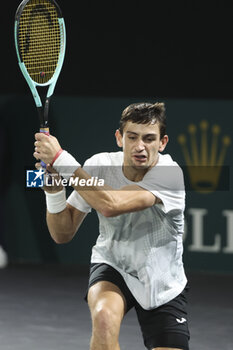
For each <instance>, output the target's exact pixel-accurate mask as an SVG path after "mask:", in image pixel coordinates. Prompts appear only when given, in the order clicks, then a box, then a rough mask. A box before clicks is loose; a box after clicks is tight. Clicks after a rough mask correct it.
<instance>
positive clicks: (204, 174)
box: [178, 120, 231, 193]
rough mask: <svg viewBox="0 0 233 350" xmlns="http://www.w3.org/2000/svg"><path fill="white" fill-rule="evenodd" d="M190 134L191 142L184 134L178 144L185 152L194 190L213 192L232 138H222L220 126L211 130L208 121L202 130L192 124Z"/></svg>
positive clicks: (189, 128)
mask: <svg viewBox="0 0 233 350" xmlns="http://www.w3.org/2000/svg"><path fill="white" fill-rule="evenodd" d="M188 133H189V142H188V140H187V137H186V135H184V134H181V135H179V136H178V142H179V144H180V145H181V148H182V151H183V155H184V159H185V162H186V165H187V170H188V174H189V179H190V182H191V185H192V188H193V189H194V190H195V191H198V192H201V193H210V192H213V191H215V190H216V188H217V186H218V183H219V179H220V175H221V171H222V167H223V164H224V160H225V156H226V151H227V148H228V147H229V145H230V143H231V138H230V137H229V136H227V135H224V136H222V137H220V134H221V129H220V127H219V125H213V126H212V127H211V128H210V127H209V124H208V122H207V121H206V120H203V121H201V123H200V129H198V128H197V126H196V125H194V124H190V125H189V126H188Z"/></svg>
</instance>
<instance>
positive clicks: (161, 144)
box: [159, 135, 169, 152]
mask: <svg viewBox="0 0 233 350" xmlns="http://www.w3.org/2000/svg"><path fill="white" fill-rule="evenodd" d="M168 141H169V138H168V136H167V135H164V136H163V137H162V138H161V140H160V141H159V151H160V152H162V151H164V150H165V148H166V146H167V143H168Z"/></svg>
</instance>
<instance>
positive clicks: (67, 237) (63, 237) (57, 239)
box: [50, 232, 74, 244]
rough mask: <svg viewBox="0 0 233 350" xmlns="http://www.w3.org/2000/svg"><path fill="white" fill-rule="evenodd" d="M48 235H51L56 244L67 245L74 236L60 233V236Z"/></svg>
mask: <svg viewBox="0 0 233 350" xmlns="http://www.w3.org/2000/svg"><path fill="white" fill-rule="evenodd" d="M50 235H51V237H52V239H53V240H54V242H55V243H57V244H65V243H69V242H70V241H71V240H72V238H73V236H74V234H73V233H65V234H64V233H62V234H61V233H60V234H58V233H54V232H50Z"/></svg>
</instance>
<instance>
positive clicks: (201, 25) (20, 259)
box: [0, 0, 233, 350]
mask: <svg viewBox="0 0 233 350" xmlns="http://www.w3.org/2000/svg"><path fill="white" fill-rule="evenodd" d="M18 4H19V1H16V0H11V1H8V2H5V3H4V10H5V11H4V15H3V16H2V20H1V26H2V33H3V34H4V35H2V36H1V72H2V74H1V84H0V120H1V123H0V147H1V149H0V156H1V162H0V167H1V172H0V174H1V182H0V191H1V203H0V208H1V211H0V215H1V221H0V223H1V226H0V230H1V241H0V245H1V246H2V247H3V248H4V250H5V251H6V252H7V255H8V260H9V262H8V264H9V265H10V266H19V265H22V264H23V265H33V266H38V265H41V264H55V265H56V266H58V265H59V266H65V265H66V266H67V265H68V266H70V265H75V266H81V267H88V264H89V259H90V254H91V248H92V246H93V245H94V244H95V240H96V238H97V235H98V221H97V216H96V214H95V213H94V212H92V213H91V214H89V215H88V217H87V219H86V220H85V222H84V223H83V224H82V227H81V228H80V230H79V233H78V234H77V235H76V237H75V238H74V239H73V241H72V242H70V243H68V244H65V245H56V244H55V243H54V242H53V241H52V240H51V239H50V236H49V233H48V230H47V227H46V223H45V199H44V194H43V192H42V191H41V190H35V189H30V190H29V189H26V170H27V169H33V168H34V158H33V156H32V153H33V148H34V146H33V144H34V133H35V132H37V131H38V128H39V121H38V117H37V112H36V108H35V106H34V101H33V98H32V96H31V92H30V90H29V88H28V86H27V84H26V82H25V80H24V78H23V76H22V74H21V72H20V69H19V67H18V63H17V58H16V53H15V47H14V38H13V26H14V14H15V11H16V8H17V6H18ZM59 4H60V6H61V8H62V11H63V15H64V18H65V21H66V30H67V49H66V57H65V61H64V66H63V69H62V72H61V75H60V77H59V80H58V82H57V87H56V89H55V94H54V97H53V99H52V101H51V107H50V128H51V133H52V134H53V135H55V136H56V137H58V139H59V141H60V143H61V145H62V147H63V148H64V149H67V150H68V151H69V152H71V153H72V154H73V155H74V156H75V157H76V158H77V159H78V160H79V162H82V163H83V162H84V161H85V160H86V159H87V158H88V157H90V156H91V155H93V154H95V153H97V152H103V151H117V150H118V148H117V146H116V144H115V139H114V133H115V130H116V129H117V128H118V121H119V118H120V115H121V112H122V110H123V108H125V107H126V106H127V105H128V104H130V103H133V102H141V101H151V102H154V101H164V102H165V104H166V108H167V121H168V130H167V132H168V135H169V138H170V141H169V144H168V146H167V149H166V152H167V153H170V154H171V155H172V156H173V158H174V159H175V160H177V161H178V163H179V164H180V165H181V166H182V167H184V170H185V178H186V183H187V184H188V191H187V203H186V212H185V217H186V231H185V235H184V263H185V266H186V270H187V273H188V274H190V276H202V275H201V273H203V272H204V273H205V274H207V275H205V276H212V278H213V280H214V277H213V276H217V275H218V276H219V275H221V276H223V275H224V276H225V275H226V276H228V277H227V280H228V281H232V273H233V189H232V166H233V158H232V150H233V148H232V147H233V144H232V141H233V132H232V130H233V68H232V62H233V49H232V33H233V21H232V10H233V3H232V2H230V1H227V0H221V1H220V0H215V1H211V2H210V1H200V0H195V1H194V0H186V1H185V0H181V1H172V0H160V1H157V0H156V1H153V2H149V1H143V2H141V1H134V2H132V3H131V2H126V1H125V2H123V1H117V2H116V1H108V2H107V1H101V2H94V1H87V0H86V1H85V2H80V1H71V0H70V1H67V0H66V1H64V0H60V1H59ZM187 155H188V156H187ZM195 157H196V158H195ZM188 158H190V160H191V165H192V164H193V161H194V159H196V160H197V163H196V164H197V165H198V166H201V165H203V164H202V161H203V158H206V159H207V163H206V164H205V165H207V166H212V165H217V166H218V171H217V172H216V171H213V169H212V168H209V169H206V171H205V172H204V173H203V172H202V171H196V172H195V171H193V172H192V171H189V170H188V169H187V164H188ZM211 160H212V162H211ZM189 165H190V164H189ZM3 265H4V264H3ZM195 278H196V277H195ZM195 278H194V280H195ZM204 280H205V278H204V279H201V280H199V282H198V283H199V285H200V286H201V284H202V283H203V281H204ZM221 283H222V282H221ZM224 288H225V289H228V287H227V286H225V287H224ZM231 320H232V319H231ZM229 344H230V343H229ZM232 344H233V342H232V343H231V345H232ZM231 345H229V348H228V347H225V348H223V349H227V350H228V349H230V348H231V349H232V347H231ZM232 346H233V345H232ZM196 348H197V347H196ZM199 348H200V347H199ZM213 348H214V347H212V349H213ZM194 349H195V347H194ZM203 349H204V348H203ZM206 349H207V348H206Z"/></svg>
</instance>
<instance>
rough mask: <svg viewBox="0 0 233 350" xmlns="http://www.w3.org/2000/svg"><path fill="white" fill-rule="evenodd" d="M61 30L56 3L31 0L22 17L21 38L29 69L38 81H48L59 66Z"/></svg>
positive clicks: (33, 77)
mask: <svg viewBox="0 0 233 350" xmlns="http://www.w3.org/2000/svg"><path fill="white" fill-rule="evenodd" d="M61 34H62V33H61V30H60V25H59V22H58V15H57V10H56V7H55V6H54V5H53V4H52V3H50V2H49V1H48V0H30V1H29V2H28V3H27V5H26V6H25V8H24V9H23V12H22V14H21V17H20V21H19V31H18V41H19V50H20V54H21V56H22V60H23V62H24V64H25V66H26V68H27V71H28V73H29V75H30V77H31V78H32V79H33V80H34V81H35V82H37V83H39V84H44V83H46V82H47V81H49V80H50V79H51V78H52V76H53V74H54V72H55V70H56V67H57V63H58V60H59V53H60V49H61Z"/></svg>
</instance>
